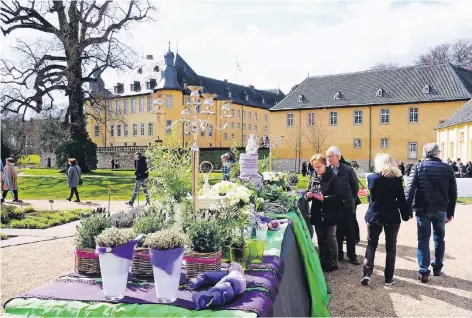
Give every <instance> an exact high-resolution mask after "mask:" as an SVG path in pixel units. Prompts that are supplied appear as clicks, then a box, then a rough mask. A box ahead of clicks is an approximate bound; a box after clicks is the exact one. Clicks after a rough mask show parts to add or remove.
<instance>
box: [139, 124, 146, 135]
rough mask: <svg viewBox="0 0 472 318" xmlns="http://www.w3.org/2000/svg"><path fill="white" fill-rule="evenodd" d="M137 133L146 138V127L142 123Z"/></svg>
mask: <svg viewBox="0 0 472 318" xmlns="http://www.w3.org/2000/svg"><path fill="white" fill-rule="evenodd" d="M139 132H140V135H141V136H146V126H145V125H144V123H141V126H140V129H139Z"/></svg>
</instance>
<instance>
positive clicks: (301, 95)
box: [298, 94, 303, 103]
mask: <svg viewBox="0 0 472 318" xmlns="http://www.w3.org/2000/svg"><path fill="white" fill-rule="evenodd" d="M298 102H299V103H301V102H303V94H300V95H298Z"/></svg>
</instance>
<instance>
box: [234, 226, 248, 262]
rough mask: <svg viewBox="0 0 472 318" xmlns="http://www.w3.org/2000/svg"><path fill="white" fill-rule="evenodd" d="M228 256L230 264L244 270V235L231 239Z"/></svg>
mask: <svg viewBox="0 0 472 318" xmlns="http://www.w3.org/2000/svg"><path fill="white" fill-rule="evenodd" d="M230 255H231V263H239V264H241V266H242V267H243V268H246V265H247V257H248V253H247V246H246V239H245V238H244V235H240V234H239V235H237V236H235V237H233V240H232V242H231V249H230Z"/></svg>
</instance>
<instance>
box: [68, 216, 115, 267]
mask: <svg viewBox="0 0 472 318" xmlns="http://www.w3.org/2000/svg"><path fill="white" fill-rule="evenodd" d="M111 226H112V224H111V219H110V216H109V214H106V213H103V214H92V215H90V216H89V217H87V218H86V219H82V220H81V221H80V223H79V225H77V231H76V233H75V248H76V249H75V271H76V272H78V273H79V274H82V275H92V276H95V275H98V274H100V262H99V261H98V256H97V255H96V254H95V246H96V243H95V237H97V235H99V234H100V233H102V231H103V230H105V229H107V228H110V227H111Z"/></svg>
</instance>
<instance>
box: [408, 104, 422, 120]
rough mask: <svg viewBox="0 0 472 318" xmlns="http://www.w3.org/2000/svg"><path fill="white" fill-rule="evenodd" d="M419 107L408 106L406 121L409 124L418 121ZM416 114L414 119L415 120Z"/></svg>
mask: <svg viewBox="0 0 472 318" xmlns="http://www.w3.org/2000/svg"><path fill="white" fill-rule="evenodd" d="M419 112H420V110H419V108H418V107H410V108H408V123H409V124H417V123H418V122H419ZM415 115H416V120H415Z"/></svg>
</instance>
